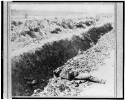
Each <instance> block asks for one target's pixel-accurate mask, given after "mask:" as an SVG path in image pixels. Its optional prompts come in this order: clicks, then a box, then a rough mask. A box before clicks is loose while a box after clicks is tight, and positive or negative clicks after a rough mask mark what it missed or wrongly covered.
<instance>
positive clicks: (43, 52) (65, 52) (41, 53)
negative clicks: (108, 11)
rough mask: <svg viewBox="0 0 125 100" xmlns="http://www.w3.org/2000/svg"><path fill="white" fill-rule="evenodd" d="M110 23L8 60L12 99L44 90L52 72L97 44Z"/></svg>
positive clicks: (110, 28)
mask: <svg viewBox="0 0 125 100" xmlns="http://www.w3.org/2000/svg"><path fill="white" fill-rule="evenodd" d="M112 28H113V27H112V26H111V24H110V23H108V24H105V25H103V26H101V27H93V28H91V29H89V30H88V32H86V33H82V34H81V37H80V36H73V37H72V38H71V40H68V39H65V40H59V41H54V42H52V43H46V44H44V45H43V46H42V47H41V48H39V49H36V50H35V51H34V52H30V51H29V52H25V53H23V54H21V55H19V56H15V57H13V58H12V59H11V66H12V96H30V95H32V93H33V90H34V89H37V88H40V89H43V88H44V86H46V84H47V82H48V79H49V78H51V77H53V70H55V69H56V68H58V67H60V66H62V65H63V64H64V63H65V62H66V61H67V60H68V59H70V58H72V57H74V56H76V55H77V54H78V51H79V49H80V50H83V51H85V50H87V49H89V48H90V47H91V43H93V44H96V43H97V41H98V39H99V38H100V36H101V35H103V34H105V33H107V32H109V31H111V30H112Z"/></svg>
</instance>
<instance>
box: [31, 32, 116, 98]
mask: <svg viewBox="0 0 125 100" xmlns="http://www.w3.org/2000/svg"><path fill="white" fill-rule="evenodd" d="M114 33H115V32H114V30H112V31H111V32H109V33H107V34H105V35H104V36H102V37H101V38H100V39H99V41H98V43H97V44H96V45H94V46H93V47H91V48H90V49H88V50H86V51H79V54H78V55H77V56H75V57H73V58H72V59H69V60H68V61H67V62H66V63H65V64H64V65H63V66H61V67H59V68H57V69H56V70H55V72H56V74H58V75H56V76H55V77H53V78H51V79H50V80H49V83H48V85H47V86H46V87H45V88H44V90H40V89H36V90H34V93H33V95H32V96H41V97H44V96H49V97H50V96H59V97H62V96H63V97H64V96H65V97H67V96H78V97H105V96H106V97H113V96H114V52H115V51H114V48H115V45H114ZM70 73H73V78H72V77H69V76H70V75H71V74H70ZM86 74H87V76H88V74H89V75H91V76H94V77H95V78H96V79H97V80H99V81H100V82H97V81H91V80H88V79H80V78H79V79H77V80H76V79H75V77H85V75H86ZM71 76H72V75H71Z"/></svg>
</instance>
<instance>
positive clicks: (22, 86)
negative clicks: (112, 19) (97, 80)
mask: <svg viewBox="0 0 125 100" xmlns="http://www.w3.org/2000/svg"><path fill="white" fill-rule="evenodd" d="M98 23H99V20H98V19H96V18H92V17H90V18H88V19H85V18H74V19H73V18H69V19H65V18H47V19H46V18H45V19H39V20H36V19H34V20H26V21H25V20H23V21H14V20H12V21H11V42H12V46H11V47H12V49H11V50H12V51H13V53H14V51H15V50H17V49H22V48H25V47H26V46H32V45H31V44H32V43H34V44H37V43H38V42H39V41H44V40H46V39H51V37H53V36H54V37H56V36H61V34H64V35H68V34H70V33H71V34H72V32H77V31H78V30H81V31H82V30H83V32H82V33H80V35H77V34H76V35H71V38H70V39H68V38H65V39H59V40H58V41H56V40H55V41H52V42H47V43H45V44H43V45H42V44H41V45H40V46H39V47H36V48H35V49H34V50H30V49H29V51H27V52H22V53H21V54H20V53H19V54H18V55H17V56H12V59H11V62H12V64H11V65H12V95H13V96H30V95H32V94H33V92H34V90H35V92H34V94H33V95H34V96H35V95H36V96H65V95H66V96H68V95H69V96H74V95H78V93H76V92H78V91H81V90H80V87H78V88H76V87H75V85H76V84H77V83H76V82H75V83H76V84H75V85H74V84H73V85H71V84H72V82H70V81H69V80H62V79H60V78H53V71H55V70H56V69H57V68H59V67H61V66H62V67H63V68H64V69H66V70H68V69H72V70H77V71H79V72H81V71H83V72H84V71H88V72H90V71H92V70H97V68H98V66H99V64H102V63H103V62H102V61H103V59H105V58H106V57H107V56H108V54H109V53H110V51H111V50H112V49H113V48H114V37H113V36H114V31H113V24H112V23H104V24H103V25H98ZM86 28H88V30H87V31H84V29H86ZM110 31H111V32H110ZM78 34H79V33H78ZM36 41H37V42H36ZM40 43H41V42H40ZM75 57H76V58H77V57H78V59H77V60H73V59H75ZM72 62H73V64H72ZM65 84H67V85H65ZM88 84H90V85H91V84H92V83H91V82H90V83H89V82H88ZM70 85H71V86H73V87H74V89H76V90H74V89H72V88H71V87H70ZM83 85H86V84H83ZM45 86H46V87H45ZM36 90H37V91H36ZM66 91H69V92H66ZM72 91H75V93H73V94H72V93H71V92H72ZM67 93H68V94H67Z"/></svg>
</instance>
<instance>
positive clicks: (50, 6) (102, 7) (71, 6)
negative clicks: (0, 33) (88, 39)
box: [11, 3, 114, 13]
mask: <svg viewBox="0 0 125 100" xmlns="http://www.w3.org/2000/svg"><path fill="white" fill-rule="evenodd" d="M11 9H17V10H41V11H73V12H99V13H101V12H102V13H114V4H111V3H109V4H108V3H107V4H101V3H98V4H97V3H96V4H95V3H94V4H92V3H91V4H87V3H86V4H85V3H44V4H43V3H36V4H33V3H29V4H28V3H27V4H26V3H25V4H24V3H18V4H17V3H16V4H11Z"/></svg>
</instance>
